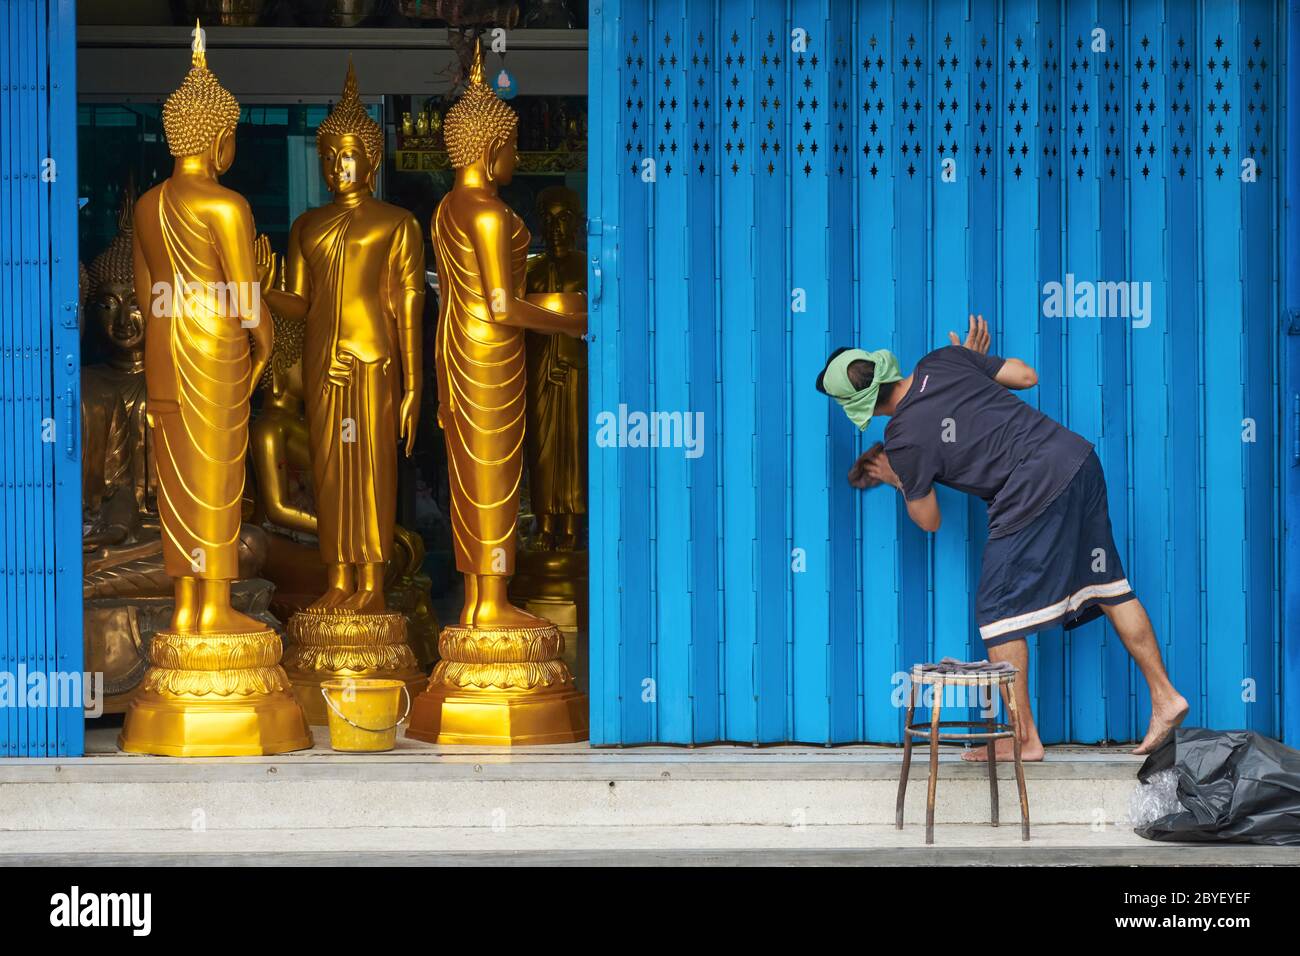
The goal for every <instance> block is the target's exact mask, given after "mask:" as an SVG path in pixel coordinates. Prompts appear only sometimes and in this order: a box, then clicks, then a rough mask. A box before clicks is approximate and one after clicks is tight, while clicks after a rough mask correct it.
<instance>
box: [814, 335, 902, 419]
mask: <svg viewBox="0 0 1300 956" xmlns="http://www.w3.org/2000/svg"><path fill="white" fill-rule="evenodd" d="M859 361H865V362H870V363H871V364H872V365H874V366H875V367H876V373H875V375H873V376H872V377H871V384H870V385H868V386H867V387H866V388H864V389H856V388H854V387H853V383H852V382H850V381H849V366H850V365H851V364H853V363H854V362H859ZM902 380H903V373H902V372H900V371H899V369H898V359H897V358H896V357H895V355H894V353H893V352H891V351H889V349H877V350H876V351H874V352H864V351H863V350H862V349H847V350H846V351H843V352H841V353H840V354H839V355H837V356H835V358H833V359H831V360H830V363H829V364H828V365H827V366H826V371H825V372H823V373H822V388H823V389H825V391H826V394H827V395H829V396H830V397H831V398H833V399H835V401H837V402H839V403H840V407H841V408H843V409H844V414H845V415H848V416H849V421H851V422H853V424H855V425H857V426H858V430H859V431H865V430H866V427H867V426H868V425H870V424H871V416H872V414H873V413H874V412H875V410H876V399H877V398H878V397H879V396H880V386H882V385H887V384H889V383H890V382H901V381H902Z"/></svg>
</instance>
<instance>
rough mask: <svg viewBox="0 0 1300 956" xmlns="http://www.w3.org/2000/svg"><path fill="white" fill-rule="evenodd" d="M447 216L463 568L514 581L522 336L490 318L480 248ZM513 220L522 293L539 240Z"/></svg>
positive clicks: (441, 380)
mask: <svg viewBox="0 0 1300 956" xmlns="http://www.w3.org/2000/svg"><path fill="white" fill-rule="evenodd" d="M449 210H450V204H449V203H448V202H446V201H445V200H444V201H443V202H442V203H440V204H439V206H438V211H437V213H436V214H435V216H434V230H433V236H434V239H433V241H434V251H435V253H436V254H437V262H438V294H439V309H438V338H437V342H436V343H435V350H436V353H437V371H438V422H439V424H440V425H442V428H443V430H444V431H445V432H446V433H447V459H448V462H449V464H450V467H449V468H448V475H449V478H450V484H451V529H452V538H453V548H454V551H455V556H456V570H458V571H460V572H461V573H463V574H505V575H512V574H514V571H515V528H516V522H517V520H518V516H519V482H520V479H521V478H522V476H523V443H524V413H525V402H524V387H525V386H524V383H525V376H526V372H525V359H524V330H523V329H521V328H518V327H516V326H511V325H506V324H504V323H500V322H493V321H492V320H491V318H490V314H491V313H490V312H489V308H490V305H491V303H490V302H489V301H488V299H487V298H486V296H485V292H484V289H483V285H482V280H481V279H480V275H479V265H478V261H477V258H476V256H475V254H474V245H473V241H472V240H471V238H470V236H469V234H468V233H467V232H466V231H465V230H464V228H462V227H461V225H460V224H459V223H457V222H455V220H454V219H453V218H452V216H451V215H450V212H449ZM511 218H512V221H513V224H514V226H513V228H512V230H511V234H510V274H511V281H512V282H513V284H514V286H515V288H514V290H513V291H514V293H515V294H516V295H517V296H522V295H523V292H524V277H525V270H526V269H527V257H528V243H529V241H530V239H531V237H530V236H529V233H528V229H527V228H526V227H525V226H524V223H523V220H521V219H520V218H519V217H518V216H517V215H514V213H511Z"/></svg>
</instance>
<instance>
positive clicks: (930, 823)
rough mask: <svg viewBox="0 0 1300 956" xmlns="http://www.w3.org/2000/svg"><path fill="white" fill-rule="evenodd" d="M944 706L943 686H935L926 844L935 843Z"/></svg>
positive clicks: (931, 727) (932, 709)
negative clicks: (936, 799) (940, 730)
mask: <svg viewBox="0 0 1300 956" xmlns="http://www.w3.org/2000/svg"><path fill="white" fill-rule="evenodd" d="M942 706H943V685H942V684H935V685H934V706H933V707H931V708H930V789H929V792H928V793H927V794H926V797H925V842H926V843H933V842H934V792H935V789H936V788H937V787H938V785H939V710H940V708H941V707H942Z"/></svg>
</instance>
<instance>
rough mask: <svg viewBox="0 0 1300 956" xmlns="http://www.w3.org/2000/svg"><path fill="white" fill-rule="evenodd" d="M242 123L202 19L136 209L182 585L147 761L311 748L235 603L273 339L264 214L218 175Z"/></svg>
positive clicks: (129, 735)
mask: <svg viewBox="0 0 1300 956" xmlns="http://www.w3.org/2000/svg"><path fill="white" fill-rule="evenodd" d="M238 121H239V104H238V102H236V100H235V98H234V97H233V96H231V95H230V93H229V92H228V91H227V90H226V89H225V88H224V87H222V86H221V84H220V82H219V81H218V80H217V78H216V76H214V75H213V74H212V73H211V71H209V70H208V68H207V58H206V55H205V52H204V45H203V34H202V31H201V30H200V28H199V27H198V25H197V24H196V25H195V28H194V52H193V62H192V65H191V67H190V70H189V72H188V73H187V74H186V76H185V79H184V81H183V82H182V83H181V85H180V87H179V88H178V89H177V90H176V91H175V92H174V93H172V94H171V95H170V96H169V97H168V98H167V100H166V102H165V103H164V104H163V128H164V131H165V133H166V136H167V145H168V148H169V150H170V151H171V154H172V155H173V156H174V157H176V163H175V166H174V168H173V171H172V175H171V177H170V178H168V179H166V180H164V181H163V183H162V184H161V185H159V186H155V187H154V188H153V189H151V190H149V191H148V192H147V193H145V194H144V196H142V197H141V199H140V201H139V203H137V205H136V210H135V237H134V238H135V246H134V249H135V287H136V297H137V299H138V300H139V301H140V303H141V304H142V305H147V308H146V309H145V313H146V319H145V379H146V385H147V389H148V395H149V402H148V411H147V415H148V424H149V427H150V428H151V429H152V432H153V437H154V448H155V452H156V459H157V468H158V506H159V515H160V518H161V523H162V538H163V562H164V566H165V568H166V570H167V573H168V574H169V575H170V576H171V577H172V578H173V579H174V580H175V611H174V613H173V615H172V622H171V628H170V629H169V630H166V631H160V632H159V633H157V634H155V635H154V638H153V642H152V644H151V646H150V650H149V659H150V665H151V666H150V668H149V670H148V671H147V672H146V674H145V677H144V680H143V682H142V683H141V686H140V689H139V691H138V692H137V694H136V696H135V698H134V699H133V700H132V701H131V705H130V707H129V708H128V710H127V714H126V720H125V723H124V725H123V727H122V734H121V737H120V739H119V745H120V746H121V747H122V749H124V750H127V751H131V752H137V753H157V754H167V755H171V756H221V755H250V754H267V753H283V752H286V751H290V750H299V749H302V748H304V747H309V746H311V735H310V733H309V732H308V730H307V726H306V723H305V722H304V720H303V715H302V711H301V710H300V708H299V707H298V705H297V703H296V702H295V701H294V699H293V697H292V695H290V694H289V693H288V690H289V683H288V679H287V677H286V676H285V673H284V671H283V670H282V669H281V667H280V666H279V665H280V654H281V645H280V639H279V637H278V636H277V635H276V633H275V631H273V630H271V629H270V628H268V627H267V626H266V625H265V624H263V623H262V622H261V621H258V620H256V619H255V618H251V617H249V616H247V615H245V614H242V613H240V612H239V611H236V610H235V609H234V608H233V607H232V606H231V603H230V584H231V581H232V580H233V579H234V578H235V577H236V576H237V575H238V573H239V570H238V539H239V530H240V518H241V498H242V494H243V490H244V455H245V452H246V451H247V445H248V413H249V397H250V394H251V392H252V388H253V383H255V382H256V381H257V380H258V378H259V377H260V376H261V374H262V371H263V368H264V367H265V365H266V362H267V360H268V359H269V358H270V352H271V345H272V336H273V331H272V328H271V323H270V322H269V321H263V320H262V318H263V317H262V310H261V303H260V298H259V289H260V282H259V276H258V274H257V271H256V264H255V261H254V252H253V235H254V228H253V217H252V213H251V211H250V210H249V208H248V203H247V202H246V201H245V200H244V198H243V197H242V196H240V195H239V194H238V193H235V192H232V191H231V190H229V189H226V188H224V187H223V186H221V185H220V183H219V182H218V181H217V179H218V177H219V176H220V175H221V174H222V173H224V172H225V171H226V170H227V169H229V168H230V165H231V163H232V162H233V161H234V158H235V127H236V124H237V123H238ZM250 334H251V338H252V342H253V343H254V344H255V349H251V348H250Z"/></svg>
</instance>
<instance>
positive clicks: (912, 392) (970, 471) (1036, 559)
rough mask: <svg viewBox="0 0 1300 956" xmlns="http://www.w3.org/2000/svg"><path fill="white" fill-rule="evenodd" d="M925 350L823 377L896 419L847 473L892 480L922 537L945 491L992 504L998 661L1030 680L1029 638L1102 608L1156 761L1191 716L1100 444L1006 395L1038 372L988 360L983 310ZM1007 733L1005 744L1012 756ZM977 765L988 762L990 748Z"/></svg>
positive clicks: (990, 573) (982, 623)
mask: <svg viewBox="0 0 1300 956" xmlns="http://www.w3.org/2000/svg"><path fill="white" fill-rule="evenodd" d="M948 335H949V338H951V340H952V343H953V344H952V345H950V346H946V347H944V348H941V349H936V350H935V351H933V352H931V353H930V354H929V355H926V356H925V357H924V358H922V359H921V360H920V361H919V362H917V363H916V367H915V368H914V369H913V370H912V373H911V374H910V375H907V376H906V377H904V375H903V374H902V372H901V371H900V370H899V367H898V360H897V359H896V358H895V357H894V355H893V353H891V352H889V351H888V350H886V349H880V350H879V351H876V352H864V351H862V350H861V349H839V350H837V351H836V352H834V353H833V354H832V355H831V356H830V358H829V359H828V360H827V363H826V368H825V369H824V370H823V371H822V373H821V374H820V375H819V376H817V389H818V390H819V391H821V392H823V393H824V394H826V395H829V396H830V397H831V398H833V399H835V401H837V402H839V404H840V405H841V406H842V407H843V409H844V412H845V414H846V415H848V417H849V419H850V420H851V421H852V422H853V423H854V424H855V425H857V426H858V428H859V429H865V428H866V427H867V424H868V423H869V422H870V421H871V418H872V416H873V415H888V416H890V420H889V424H888V426H886V428H885V441H884V444H883V446H882V445H880V444H877V445H874V446H873V447H871V448H869V449H868V450H867V451H865V452H863V453H862V455H861V456H860V457H859V458H858V460H857V461H856V462H855V463H854V465H853V467H852V469H850V471H849V482H850V484H852V485H853V486H854V487H856V488H868V487H872V486H874V485H876V484H880V483H884V484H888V485H893V486H894V487H895V488H897V489H898V490H899V491H901V492H902V493H903V498H904V499H905V501H906V503H907V513H908V516H909V517H911V519H912V521H913V522H915V523H916V524H917V526H919V527H920V528H921V529H922V530H924V531H935V530H937V529H938V527H939V520H940V515H939V502H938V499H937V498H936V497H935V491H934V486H935V485H936V484H939V485H947V486H948V487H950V488H956V489H957V490H958V491H962V492H965V493H966V494H970V495H976V496H978V497H980V498H983V499H984V501H985V503H986V504H987V505H988V509H989V538H988V543H987V544H986V545H985V547H984V566H983V569H982V571H981V573H980V582H979V591H978V593H977V596H976V599H975V621H976V624H978V626H979V629H980V637H981V638H983V640H984V645H985V647H987V648H988V655H989V658H990V659H991V660H994V661H1010V662H1011V663H1012V664H1013V665H1015V667H1016V668H1017V669H1018V670H1019V671H1020V673H1021V675H1024V674H1026V672H1027V666H1028V662H1029V651H1028V648H1027V646H1026V644H1025V637H1026V635H1028V634H1032V633H1034V632H1036V631H1041V630H1043V629H1044V628H1048V627H1052V626H1054V625H1056V624H1061V625H1063V626H1064V627H1065V629H1066V630H1069V629H1071V628H1075V627H1078V626H1079V625H1081V624H1085V623H1087V622H1088V621H1091V620H1093V619H1095V618H1097V617H1099V616H1100V615H1101V614H1103V613H1104V614H1105V615H1106V616H1107V617H1108V618H1110V622H1111V624H1112V625H1113V626H1114V628H1115V630H1116V632H1117V633H1118V634H1119V637H1120V640H1121V641H1123V642H1124V646H1125V647H1126V648H1127V649H1128V652H1129V654H1131V655H1132V656H1133V659H1134V660H1135V661H1136V662H1137V665H1138V667H1139V668H1140V669H1141V671H1142V676H1143V677H1145V678H1146V681H1147V685H1148V686H1149V687H1150V689H1151V724H1150V726H1149V727H1148V729H1147V733H1146V736H1145V737H1144V738H1143V739H1142V743H1141V744H1140V745H1139V746H1138V747H1137V748H1136V749H1135V750H1134V751H1133V752H1134V753H1136V754H1144V753H1150V752H1151V751H1152V750H1154V749H1155V748H1156V747H1157V746H1158V745H1159V744H1160V743H1161V742H1162V741H1163V740H1164V738H1165V737H1166V736H1167V735H1168V734H1169V732H1170V731H1171V730H1172V729H1173V728H1174V727H1176V726H1178V724H1180V723H1181V722H1182V720H1183V718H1184V717H1185V716H1186V715H1187V701H1186V700H1184V699H1183V697H1182V696H1181V695H1180V694H1179V693H1178V692H1177V691H1176V690H1174V687H1173V684H1171V683H1170V682H1169V676H1168V675H1167V674H1166V673H1165V668H1164V664H1163V663H1162V662H1161V660H1160V649H1159V647H1158V646H1157V645H1156V638H1155V633H1154V632H1153V631H1152V629H1151V622H1150V620H1149V619H1148V618H1147V613H1146V611H1145V610H1144V609H1143V607H1142V604H1141V602H1140V601H1138V599H1137V598H1136V597H1135V596H1134V594H1133V591H1132V589H1131V588H1130V587H1129V583H1128V580H1127V579H1126V578H1125V577H1124V569H1123V567H1122V565H1121V564H1120V558H1119V552H1118V551H1117V550H1116V548H1115V540H1114V538H1113V536H1112V534H1111V527H1110V514H1109V512H1108V511H1107V507H1106V479H1105V477H1104V476H1103V475H1102V471H1101V462H1100V461H1098V459H1097V454H1096V452H1094V451H1093V448H1092V444H1091V443H1090V442H1088V441H1087V440H1086V439H1085V438H1083V437H1082V436H1081V435H1076V434H1075V433H1074V432H1072V431H1070V430H1069V429H1067V428H1064V427H1062V426H1061V425H1059V424H1058V423H1057V422H1055V421H1053V420H1052V419H1050V418H1048V417H1047V416H1046V415H1044V414H1043V413H1042V412H1040V411H1038V410H1037V409H1035V408H1033V407H1031V406H1030V405H1027V404H1025V403H1024V402H1022V401H1021V400H1020V399H1019V398H1017V397H1016V396H1014V395H1012V394H1011V392H1009V391H1008V389H1025V388H1032V387H1033V386H1034V385H1035V384H1037V382H1038V375H1037V373H1035V372H1034V370H1033V369H1032V368H1030V367H1029V366H1028V365H1026V364H1025V363H1024V362H1022V361H1020V359H1014V358H1010V359H1002V358H998V357H997V356H995V355H989V354H987V353H988V349H989V332H988V325H987V323H985V322H984V320H983V318H982V317H980V318H977V317H975V316H971V318H970V327H969V331H968V333H967V336H966V342H965V344H959V343H958V339H957V336H956V334H954V333H952V332H949V333H948ZM1015 694H1016V701H1017V704H1018V705H1019V710H1020V719H1021V726H1020V727H1019V734H1020V742H1021V749H1020V753H1021V757H1022V758H1023V759H1025V760H1042V759H1043V742H1042V740H1040V739H1039V736H1038V728H1037V727H1036V726H1035V725H1034V719H1033V714H1032V713H1031V712H1030V708H1029V686H1028V682H1027V681H1026V680H1025V679H1024V678H1023V676H1022V679H1021V680H1018V681H1016V683H1015ZM1011 752H1012V746H1011V741H1010V740H1009V739H1006V740H1000V741H998V743H997V757H998V759H999V760H1009V759H1011ZM963 756H964V757H965V758H966V759H967V760H982V759H985V756H986V750H985V748H983V747H980V748H976V749H972V750H968V751H967V752H966V753H965V754H964V755H963Z"/></svg>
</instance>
